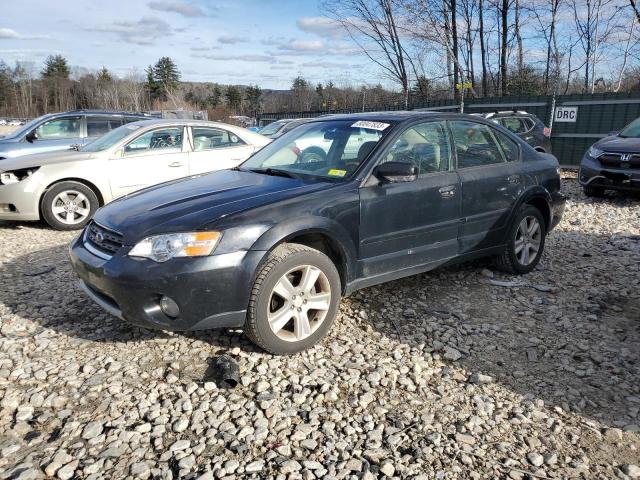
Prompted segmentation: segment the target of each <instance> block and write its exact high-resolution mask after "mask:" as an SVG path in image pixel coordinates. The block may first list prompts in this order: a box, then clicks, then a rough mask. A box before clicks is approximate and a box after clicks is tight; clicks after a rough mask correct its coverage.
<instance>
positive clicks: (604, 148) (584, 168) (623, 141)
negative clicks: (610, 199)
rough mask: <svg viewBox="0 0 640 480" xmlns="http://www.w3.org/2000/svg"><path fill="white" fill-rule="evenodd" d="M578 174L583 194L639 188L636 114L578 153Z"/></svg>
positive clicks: (638, 121) (638, 122) (639, 125)
mask: <svg viewBox="0 0 640 480" xmlns="http://www.w3.org/2000/svg"><path fill="white" fill-rule="evenodd" d="M578 176H579V179H580V184H581V185H582V187H583V188H584V193H585V195H587V196H602V195H604V193H605V191H606V190H621V191H629V192H630V191H635V192H640V118H637V119H635V120H634V121H633V122H631V123H630V124H629V125H627V126H626V127H624V128H623V129H622V130H621V131H620V132H611V134H610V135H609V136H607V137H605V138H603V139H602V140H598V141H597V142H596V143H594V144H593V145H592V146H591V148H589V150H587V152H586V153H585V154H584V157H582V162H581V163H580V173H579V175H578Z"/></svg>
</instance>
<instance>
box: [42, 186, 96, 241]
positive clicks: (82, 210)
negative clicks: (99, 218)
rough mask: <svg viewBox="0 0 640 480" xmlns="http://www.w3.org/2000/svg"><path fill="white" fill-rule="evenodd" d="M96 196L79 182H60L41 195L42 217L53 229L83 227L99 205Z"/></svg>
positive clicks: (77, 228)
mask: <svg viewBox="0 0 640 480" xmlns="http://www.w3.org/2000/svg"><path fill="white" fill-rule="evenodd" d="M99 206H100V205H99V202H98V197H97V196H96V194H95V193H94V191H93V190H91V189H90V188H89V187H88V186H86V185H85V184H84V183H80V182H60V183H56V184H55V185H53V186H52V187H51V188H50V189H49V190H47V192H46V193H45V194H44V195H43V196H42V200H41V202H40V209H41V211H42V217H43V218H44V220H45V221H46V222H47V223H48V224H49V226H50V227H51V228H53V229H55V230H79V229H81V228H83V227H84V226H85V225H86V224H87V223H88V222H89V220H91V217H93V214H94V213H96V210H97V209H98V207H99Z"/></svg>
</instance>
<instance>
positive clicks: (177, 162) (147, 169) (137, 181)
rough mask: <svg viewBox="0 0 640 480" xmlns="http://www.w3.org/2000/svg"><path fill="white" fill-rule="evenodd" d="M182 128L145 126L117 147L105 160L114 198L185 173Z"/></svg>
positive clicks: (186, 153)
mask: <svg viewBox="0 0 640 480" xmlns="http://www.w3.org/2000/svg"><path fill="white" fill-rule="evenodd" d="M184 130H185V127H183V126H168V127H167V126H165V127H158V128H154V129H152V130H147V131H145V132H143V133H141V134H140V135H138V136H137V137H135V138H134V139H132V140H130V141H129V142H128V143H127V144H126V145H124V147H123V148H121V149H119V150H118V151H117V152H116V153H115V154H114V156H113V157H112V158H111V159H110V160H109V182H110V184H111V192H112V194H113V196H114V198H115V197H120V196H122V195H126V194H127V193H131V192H133V191H135V190H140V189H141V188H144V187H148V186H150V185H156V184H158V183H162V182H166V181H169V180H173V179H175V178H181V177H186V176H187V175H189V153H188V151H187V149H186V142H185V131H184Z"/></svg>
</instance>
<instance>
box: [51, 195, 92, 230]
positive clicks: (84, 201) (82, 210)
mask: <svg viewBox="0 0 640 480" xmlns="http://www.w3.org/2000/svg"><path fill="white" fill-rule="evenodd" d="M51 212H52V213H53V214H54V215H55V217H56V218H57V219H58V220H59V221H60V222H62V223H64V224H67V225H76V224H78V223H82V222H84V221H85V220H86V219H87V217H88V216H89V213H90V212H91V203H90V202H89V199H88V198H87V197H86V196H85V195H84V194H83V193H82V192H79V191H77V190H65V191H63V192H60V193H59V194H58V195H56V196H55V198H54V199H53V202H51Z"/></svg>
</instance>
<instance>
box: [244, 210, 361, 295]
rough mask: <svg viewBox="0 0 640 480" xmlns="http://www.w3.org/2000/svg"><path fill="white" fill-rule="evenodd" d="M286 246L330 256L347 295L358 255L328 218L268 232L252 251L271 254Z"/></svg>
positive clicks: (343, 230)
mask: <svg viewBox="0 0 640 480" xmlns="http://www.w3.org/2000/svg"><path fill="white" fill-rule="evenodd" d="M283 243H298V244H301V245H306V246H307V247H310V248H314V249H316V250H319V251H321V252H322V253H324V254H325V255H327V256H328V257H329V258H330V259H331V260H332V261H333V263H334V264H335V266H336V268H337V269H338V273H339V274H340V281H341V283H342V286H341V287H342V291H343V293H344V291H345V289H346V286H347V284H348V283H349V282H350V281H351V278H352V276H353V272H354V265H353V263H354V261H355V258H356V253H355V247H354V245H353V242H352V240H351V239H350V237H349V235H348V233H347V232H346V231H345V229H344V228H343V227H342V226H341V225H340V224H338V223H337V222H335V221H332V220H330V219H328V218H317V217H316V218H309V217H306V218H302V219H298V220H296V221H294V222H291V223H289V224H287V225H278V226H275V227H274V228H272V229H270V230H267V231H266V232H265V233H264V234H263V235H262V236H261V237H260V238H259V239H258V240H257V241H256V242H255V243H254V245H253V247H252V250H265V251H267V252H271V251H273V250H274V249H275V248H277V247H278V246H280V245H282V244H283ZM265 258H266V255H265Z"/></svg>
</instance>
